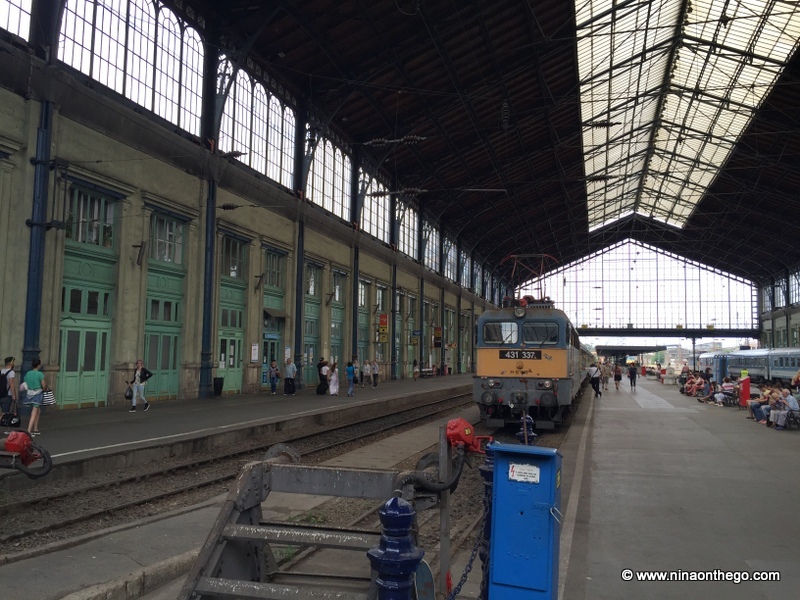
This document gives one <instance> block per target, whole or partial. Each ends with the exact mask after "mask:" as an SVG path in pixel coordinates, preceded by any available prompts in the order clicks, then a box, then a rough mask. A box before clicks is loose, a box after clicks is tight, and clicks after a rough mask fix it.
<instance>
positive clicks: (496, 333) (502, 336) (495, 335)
mask: <svg viewBox="0 0 800 600" xmlns="http://www.w3.org/2000/svg"><path fill="white" fill-rule="evenodd" d="M518 332H519V327H518V326H517V324H516V322H514V321H510V322H502V323H484V324H483V343H484V344H498V345H499V344H516V343H517V339H518V337H519V333H518Z"/></svg>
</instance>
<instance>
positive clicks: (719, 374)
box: [697, 348, 800, 385]
mask: <svg viewBox="0 0 800 600" xmlns="http://www.w3.org/2000/svg"><path fill="white" fill-rule="evenodd" d="M697 366H698V368H699V369H700V370H701V371H703V370H705V368H706V367H711V369H712V371H713V373H714V379H715V380H717V381H719V380H721V379H722V378H723V377H725V376H729V377H733V378H736V379H738V378H739V377H741V374H742V369H747V374H748V375H749V376H750V379H751V380H753V381H773V382H775V383H780V384H781V385H789V384H790V383H791V381H792V377H794V375H795V373H797V370H798V369H800V348H773V349H769V348H761V349H758V350H735V351H733V352H729V353H727V354H723V353H719V352H717V353H714V352H706V353H704V354H701V355H700V356H698V357H697Z"/></svg>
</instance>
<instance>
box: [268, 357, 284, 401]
mask: <svg viewBox="0 0 800 600" xmlns="http://www.w3.org/2000/svg"><path fill="white" fill-rule="evenodd" d="M280 378H281V370H280V369H279V368H278V361H277V360H275V359H274V358H273V359H272V361H271V362H270V363H269V390H270V392H271V393H272V395H273V396H274V395H275V391H276V390H277V389H278V380H279V379H280Z"/></svg>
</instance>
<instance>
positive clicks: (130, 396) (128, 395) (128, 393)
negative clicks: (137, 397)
mask: <svg viewBox="0 0 800 600" xmlns="http://www.w3.org/2000/svg"><path fill="white" fill-rule="evenodd" d="M125 400H133V388H132V387H131V386H128V389H127V390H125Z"/></svg>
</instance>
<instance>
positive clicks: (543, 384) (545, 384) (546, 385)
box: [536, 379, 553, 390]
mask: <svg viewBox="0 0 800 600" xmlns="http://www.w3.org/2000/svg"><path fill="white" fill-rule="evenodd" d="M536 385H537V387H540V388H541V389H543V390H551V389H553V382H552V381H550V380H549V379H541V380H539V381H538V382H537V383H536Z"/></svg>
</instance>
